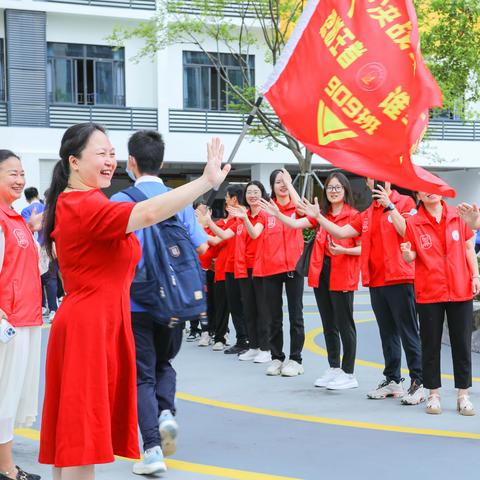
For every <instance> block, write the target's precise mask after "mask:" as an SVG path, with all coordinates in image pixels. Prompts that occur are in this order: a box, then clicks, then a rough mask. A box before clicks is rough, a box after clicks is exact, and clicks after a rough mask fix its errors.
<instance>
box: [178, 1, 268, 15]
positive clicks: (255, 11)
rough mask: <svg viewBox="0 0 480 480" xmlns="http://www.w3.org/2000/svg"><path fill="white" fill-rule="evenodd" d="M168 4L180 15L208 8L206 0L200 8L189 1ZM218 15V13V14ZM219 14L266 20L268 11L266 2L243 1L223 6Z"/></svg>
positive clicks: (215, 4) (214, 5)
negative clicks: (263, 18) (260, 17)
mask: <svg viewBox="0 0 480 480" xmlns="http://www.w3.org/2000/svg"><path fill="white" fill-rule="evenodd" d="M169 4H170V6H171V7H172V8H174V9H175V11H177V12H180V13H190V14H193V15H195V14H199V13H201V12H204V8H202V7H203V5H205V6H206V7H208V0H207V2H206V4H203V5H202V7H200V6H199V5H198V4H196V2H192V1H191V0H170V1H169ZM212 6H213V7H216V6H218V4H217V3H213V4H212ZM218 13H220V12H218ZM221 13H223V15H224V16H225V17H240V16H241V17H245V18H258V17H259V16H260V15H262V16H263V17H265V18H267V17H268V16H269V15H270V12H269V9H268V2H267V1H262V0H254V1H245V2H233V3H231V4H225V5H224V6H223V8H222V11H221Z"/></svg>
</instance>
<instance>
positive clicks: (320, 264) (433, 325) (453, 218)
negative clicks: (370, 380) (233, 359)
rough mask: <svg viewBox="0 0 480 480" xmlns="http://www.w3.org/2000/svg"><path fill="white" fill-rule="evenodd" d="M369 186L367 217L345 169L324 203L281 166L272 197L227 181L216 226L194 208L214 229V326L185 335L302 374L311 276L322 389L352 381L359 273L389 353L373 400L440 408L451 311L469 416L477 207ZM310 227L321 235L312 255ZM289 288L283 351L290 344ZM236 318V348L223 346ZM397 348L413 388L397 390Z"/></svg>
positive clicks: (458, 381) (210, 264)
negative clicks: (323, 352) (306, 233)
mask: <svg viewBox="0 0 480 480" xmlns="http://www.w3.org/2000/svg"><path fill="white" fill-rule="evenodd" d="M366 181H367V186H368V187H369V188H370V190H371V191H372V197H373V201H372V204H371V205H370V206H369V207H368V208H367V209H366V210H365V211H363V212H361V213H360V212H358V211H357V210H356V209H355V208H354V205H353V203H354V202H353V195H352V189H351V186H350V182H349V180H348V179H347V178H346V177H345V175H343V174H342V173H341V172H333V173H332V174H330V175H329V177H328V178H327V180H326V182H325V185H324V192H323V196H322V198H321V199H320V202H318V201H317V199H315V202H314V203H313V204H311V203H309V202H308V201H307V200H305V199H301V198H300V197H299V195H298V194H297V192H296V190H295V188H294V187H293V185H292V179H291V177H290V175H289V173H288V172H287V171H286V170H284V169H283V170H274V171H273V172H272V174H271V176H270V187H271V195H270V197H269V196H268V195H267V192H266V190H265V188H264V186H263V185H262V183H260V182H258V181H251V182H249V183H248V184H247V185H246V187H243V186H241V185H238V184H232V185H229V186H228V187H227V190H226V196H225V210H226V214H227V216H226V218H222V219H219V220H217V221H214V220H213V219H212V217H211V210H210V209H209V208H208V207H207V206H206V205H204V204H199V205H198V206H197V209H196V214H197V218H198V220H199V222H200V223H201V225H202V226H203V227H204V229H205V231H206V232H207V234H208V235H209V249H208V250H207V251H206V253H204V254H203V255H201V257H200V259H201V263H202V267H203V269H204V270H205V271H206V275H207V292H208V318H209V322H208V325H203V326H202V331H200V329H199V328H198V325H196V324H195V323H193V324H192V325H191V329H190V335H189V337H188V338H187V340H190V341H193V340H196V339H198V340H199V343H198V344H199V346H201V347H208V346H209V345H212V348H213V350H215V351H224V353H226V354H238V358H239V360H241V361H253V362H255V363H267V362H269V366H268V368H267V369H266V374H267V375H272V376H276V375H281V376H284V377H293V376H297V375H300V374H303V373H304V367H303V365H302V350H303V345H304V340H305V331H304V319H303V293H304V273H305V276H307V277H308V285H309V286H310V287H312V288H313V291H314V295H315V299H316V303H317V306H318V309H319V313H320V316H321V320H322V325H323V332H324V336H325V343H326V347H327V352H328V363H329V368H328V369H327V370H326V371H325V372H324V373H323V374H322V375H321V376H320V377H319V378H318V379H317V380H316V381H315V386H316V387H324V388H327V389H331V390H343V389H350V388H356V387H358V380H357V378H356V376H355V373H354V366H355V357H356V345H357V337H356V329H355V322H354V316H353V310H354V306H353V305H354V292H355V291H356V290H357V288H358V284H359V280H360V274H361V279H362V284H363V286H365V287H368V288H369V291H370V298H371V304H372V308H373V311H374V313H375V316H376V320H377V323H378V327H379V333H380V338H381V342H382V349H383V356H384V360H385V369H384V372H383V374H384V378H383V379H382V381H381V382H380V383H379V385H378V386H377V387H376V388H374V389H372V390H371V391H370V392H369V393H368V394H367V396H368V397H369V398H371V399H384V398H387V397H395V398H400V399H401V403H402V404H404V405H416V404H419V403H422V402H424V401H426V412H427V413H430V414H439V413H441V403H440V393H439V391H440V390H439V389H440V387H441V373H440V347H441V338H442V332H443V323H444V319H445V317H446V318H447V322H448V327H449V334H450V339H451V346H452V358H453V370H454V379H455V387H456V388H457V389H458V398H457V410H458V412H459V413H460V414H462V415H466V416H471V415H474V414H475V410H474V407H473V405H472V402H471V400H470V397H469V395H468V389H469V387H471V382H472V366H471V335H472V315H473V296H474V295H476V294H478V293H479V291H480V279H479V273H478V264H477V258H476V254H475V251H474V243H473V241H472V240H471V239H472V237H473V231H472V229H471V228H470V227H469V226H468V225H467V223H466V222H468V223H469V224H470V226H471V227H476V225H475V222H474V221H473V220H472V218H473V213H472V212H471V211H468V212H467V211H466V210H462V207H460V209H459V210H457V208H454V207H450V206H447V204H446V203H445V202H444V201H443V200H442V198H441V196H439V195H434V194H427V193H421V192H420V193H418V194H417V195H416V196H415V198H416V201H415V200H414V198H413V195H412V196H408V195H402V194H400V193H399V192H398V191H396V190H394V189H392V188H391V186H390V185H389V184H388V183H386V184H385V183H381V182H374V180H373V179H367V180H366ZM459 212H460V213H459ZM462 216H463V217H464V218H465V221H464V220H463V219H462ZM304 229H312V230H314V238H313V239H312V240H311V242H309V243H306V244H305V245H306V247H305V251H304V237H303V230H304ZM302 252H303V253H302ZM305 262H307V265H308V268H307V272H303V271H302V269H301V268H300V265H302V264H305ZM284 285H285V293H286V298H287V302H288V318H289V333H290V335H289V336H290V342H289V343H290V351H289V353H288V355H286V353H285V352H284V345H283V339H284V335H283V319H284V313H283V300H282V299H283V286H284ZM229 315H231V316H232V320H233V326H234V328H235V332H236V343H235V344H234V345H233V346H230V347H229V348H226V347H227V345H228V343H227V342H228V320H229ZM402 348H403V350H404V353H405V357H406V360H407V365H408V370H409V374H410V380H411V382H410V386H409V388H408V390H407V391H404V389H403V386H402V382H403V378H402V377H401V357H402ZM425 389H428V390H429V393H426V392H425Z"/></svg>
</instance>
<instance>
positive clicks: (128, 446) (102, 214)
mask: <svg viewBox="0 0 480 480" xmlns="http://www.w3.org/2000/svg"><path fill="white" fill-rule="evenodd" d="M222 157H223V146H222V145H221V143H220V141H219V140H218V139H214V140H213V142H212V144H210V145H209V146H208V162H207V165H206V167H205V171H204V174H203V175H202V177H200V178H199V179H197V180H194V181H193V182H191V183H189V184H187V185H183V186H182V187H179V188H177V189H175V190H174V191H173V190H172V191H170V192H167V193H165V194H163V195H160V196H157V197H154V198H151V199H149V200H145V201H144V202H139V203H136V204H135V203H113V202H110V201H109V200H108V198H107V197H106V196H105V195H104V194H103V193H102V192H101V191H100V190H99V189H100V188H106V187H108V186H109V185H110V182H111V178H112V176H113V173H114V171H115V168H116V165H117V163H116V160H115V151H114V149H113V148H112V145H111V143H110V141H109V139H108V137H107V136H106V134H105V130H104V129H103V127H101V126H99V125H95V124H89V123H84V124H79V125H74V126H73V127H70V128H69V129H68V130H67V131H66V132H65V134H64V136H63V138H62V143H61V147H60V158H61V160H60V161H59V162H58V163H57V164H56V166H55V169H54V172H53V176H52V183H51V186H50V190H49V196H48V198H47V205H48V208H47V211H46V213H45V218H44V228H45V230H44V231H45V241H46V247H47V251H48V252H49V253H50V254H51V255H52V253H54V252H53V251H54V250H55V252H56V255H57V257H58V261H59V265H60V271H61V273H62V278H63V281H64V287H65V292H66V295H65V297H64V300H63V302H62V305H61V307H60V309H59V310H58V313H57V315H56V316H55V323H54V324H53V326H52V330H51V333H50V340H49V345H48V353H47V365H46V383H45V401H44V407H43V417H42V430H41V439H40V458H39V461H40V462H41V463H47V464H52V465H54V469H53V478H54V480H60V479H61V480H91V479H93V478H94V476H95V473H94V465H95V464H97V463H107V462H112V461H113V460H114V457H113V456H114V455H120V456H124V457H129V458H139V448H138V438H137V428H138V427H137V397H136V372H135V345H134V340H133V335H132V330H131V323H130V306H129V289H130V283H131V281H132V279H133V275H134V270H135V265H136V263H137V262H138V260H139V259H140V256H141V249H140V245H139V243H138V241H137V240H136V237H135V235H131V233H132V232H133V231H135V230H138V229H141V228H145V227H147V226H150V225H153V224H155V223H157V222H160V221H162V220H164V219H166V218H168V217H170V216H172V215H173V214H174V213H176V212H177V211H179V210H180V209H182V208H184V207H185V206H186V205H187V204H189V203H191V202H192V201H193V200H194V199H195V198H197V197H199V196H200V195H202V194H203V193H205V192H207V191H208V190H209V189H210V188H212V186H214V185H219V184H220V183H221V182H222V181H223V180H224V178H225V176H226V174H227V172H228V170H229V167H228V166H227V167H225V168H224V169H223V170H221V169H220V165H221V161H222Z"/></svg>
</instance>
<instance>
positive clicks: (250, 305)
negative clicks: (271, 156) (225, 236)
mask: <svg viewBox="0 0 480 480" xmlns="http://www.w3.org/2000/svg"><path fill="white" fill-rule="evenodd" d="M244 196H245V205H246V207H248V208H246V207H245V206H238V207H230V208H228V211H229V213H230V214H231V215H232V216H234V217H236V218H238V223H237V229H236V232H235V233H236V243H235V265H234V273H235V278H236V279H238V280H239V283H240V290H241V293H242V302H243V306H244V310H245V318H246V322H247V330H248V339H249V350H248V351H247V352H245V353H243V354H241V355H240V356H239V357H238V358H239V360H243V361H249V360H253V362H254V363H266V362H269V361H270V360H271V359H272V357H271V355H270V343H269V329H268V321H267V316H268V312H267V311H266V305H265V296H264V292H263V280H262V277H254V276H253V266H254V263H255V257H256V254H257V247H258V245H259V237H260V235H261V234H262V232H263V230H264V228H265V224H266V217H267V216H266V214H265V212H263V211H262V208H261V206H260V200H261V199H264V200H268V195H267V192H266V191H265V187H264V186H263V184H262V183H260V182H258V181H256V180H253V181H251V182H249V183H248V184H247V186H246V187H245V195H244Z"/></svg>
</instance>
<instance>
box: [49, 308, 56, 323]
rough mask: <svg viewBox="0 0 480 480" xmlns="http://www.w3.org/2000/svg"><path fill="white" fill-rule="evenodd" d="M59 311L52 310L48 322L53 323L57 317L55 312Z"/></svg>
mask: <svg viewBox="0 0 480 480" xmlns="http://www.w3.org/2000/svg"><path fill="white" fill-rule="evenodd" d="M56 313H57V312H55V310H52V311H51V312H50V313H49V314H48V323H52V322H53V319H54V318H55V314H56Z"/></svg>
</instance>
